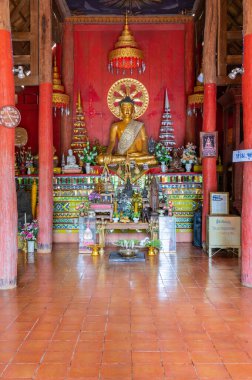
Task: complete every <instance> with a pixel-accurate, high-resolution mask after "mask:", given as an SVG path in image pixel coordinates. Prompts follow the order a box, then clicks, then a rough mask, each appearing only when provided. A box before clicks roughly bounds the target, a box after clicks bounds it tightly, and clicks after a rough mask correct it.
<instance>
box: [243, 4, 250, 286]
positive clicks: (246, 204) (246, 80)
mask: <svg viewBox="0 0 252 380" xmlns="http://www.w3.org/2000/svg"><path fill="white" fill-rule="evenodd" d="M243 32H244V62H243V65H244V74H243V78H242V97H243V128H244V149H252V128H251V126H252V107H251V101H252V3H251V0H244V1H243ZM251 205H252V162H245V163H244V167H243V193H242V273H241V281H242V284H243V285H246V286H249V287H251V286H252V207H251Z"/></svg>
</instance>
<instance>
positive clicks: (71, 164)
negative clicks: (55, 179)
mask: <svg viewBox="0 0 252 380" xmlns="http://www.w3.org/2000/svg"><path fill="white" fill-rule="evenodd" d="M65 169H79V166H78V165H77V164H76V158H75V156H74V155H73V151H72V149H69V150H68V156H67V163H66V165H65Z"/></svg>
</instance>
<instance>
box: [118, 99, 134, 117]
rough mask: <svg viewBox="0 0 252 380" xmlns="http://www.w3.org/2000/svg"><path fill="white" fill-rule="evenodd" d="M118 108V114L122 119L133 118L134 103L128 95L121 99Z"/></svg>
mask: <svg viewBox="0 0 252 380" xmlns="http://www.w3.org/2000/svg"><path fill="white" fill-rule="evenodd" d="M119 107H120V114H121V116H122V118H123V119H124V118H133V117H134V111H135V107H134V101H133V99H131V97H130V96H128V95H127V96H125V98H123V99H122V100H121V101H120V103H119Z"/></svg>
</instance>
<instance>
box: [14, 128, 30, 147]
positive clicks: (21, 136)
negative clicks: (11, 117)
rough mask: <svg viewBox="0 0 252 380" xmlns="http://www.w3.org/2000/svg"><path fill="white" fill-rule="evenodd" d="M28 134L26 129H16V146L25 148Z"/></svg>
mask: <svg viewBox="0 0 252 380" xmlns="http://www.w3.org/2000/svg"><path fill="white" fill-rule="evenodd" d="M27 141H28V134H27V131H26V129H25V128H21V127H18V128H16V129H15V146H24V145H26V144H27Z"/></svg>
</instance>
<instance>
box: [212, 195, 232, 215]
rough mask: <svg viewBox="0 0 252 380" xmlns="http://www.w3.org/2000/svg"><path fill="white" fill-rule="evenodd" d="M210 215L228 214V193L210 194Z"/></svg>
mask: <svg viewBox="0 0 252 380" xmlns="http://www.w3.org/2000/svg"><path fill="white" fill-rule="evenodd" d="M210 214H211V215H228V214H229V193H227V192H213V193H212V192H211V193H210Z"/></svg>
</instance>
